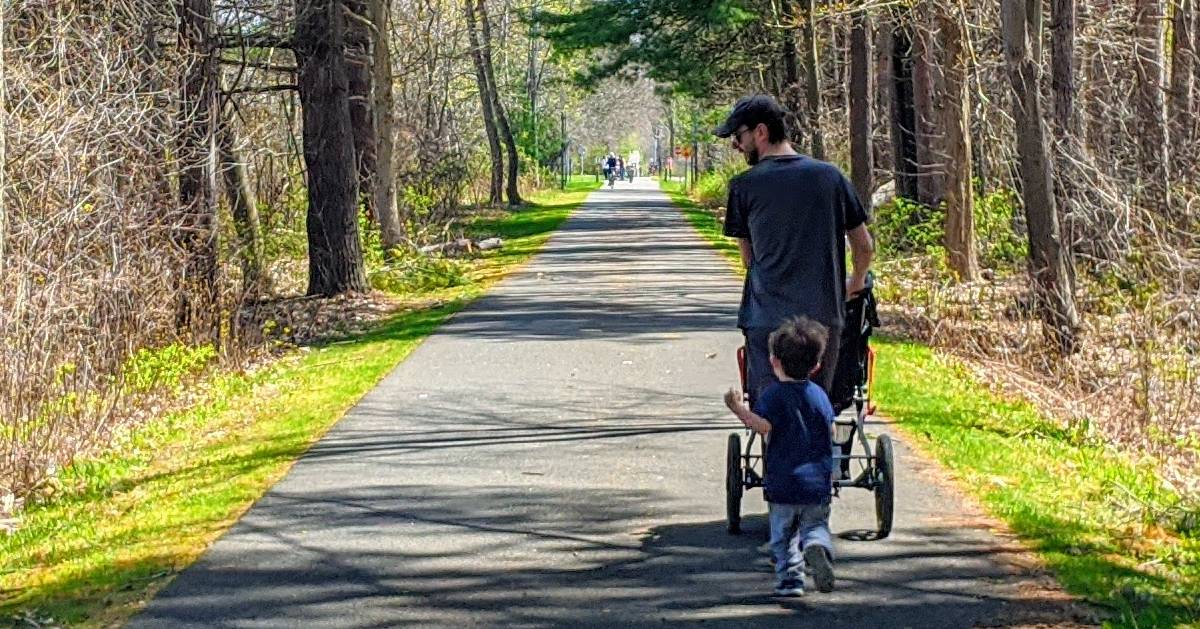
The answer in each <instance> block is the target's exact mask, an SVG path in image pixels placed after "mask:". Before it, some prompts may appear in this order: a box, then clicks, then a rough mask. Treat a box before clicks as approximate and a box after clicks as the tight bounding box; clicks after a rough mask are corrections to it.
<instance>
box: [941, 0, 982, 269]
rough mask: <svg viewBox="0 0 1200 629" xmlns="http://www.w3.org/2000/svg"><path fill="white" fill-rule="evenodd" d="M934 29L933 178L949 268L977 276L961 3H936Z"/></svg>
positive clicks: (969, 123)
mask: <svg viewBox="0 0 1200 629" xmlns="http://www.w3.org/2000/svg"><path fill="white" fill-rule="evenodd" d="M935 10H936V11H937V20H936V26H937V32H938V34H939V35H940V37H941V43H942V46H941V50H942V55H941V59H940V64H939V65H940V66H941V73H940V76H939V78H940V80H939V81H938V83H939V85H940V88H941V89H940V90H939V92H940V96H941V98H940V99H939V101H938V105H937V113H938V116H937V125H938V127H939V128H940V129H941V131H942V135H941V142H940V143H939V146H940V150H939V151H938V153H939V154H938V156H937V157H938V166H937V171H938V173H939V177H938V179H939V180H940V182H941V186H940V187H941V193H942V195H941V197H940V198H939V199H937V201H938V202H939V203H940V204H944V205H945V208H946V254H947V256H948V257H949V262H950V268H951V270H953V271H954V273H955V274H956V275H958V279H959V280H962V281H968V282H969V281H972V280H974V279H976V278H977V277H978V276H979V260H978V256H977V255H976V252H975V218H974V199H973V195H972V188H971V172H972V165H971V164H972V161H971V113H970V111H971V110H970V96H969V95H968V92H967V72H968V65H967V64H968V63H969V59H968V58H967V50H966V43H967V42H966V40H967V31H966V25H965V20H966V16H965V15H962V14H961V11H962V8H961V5H951V6H945V5H941V6H939V7H938V8H936V9H935Z"/></svg>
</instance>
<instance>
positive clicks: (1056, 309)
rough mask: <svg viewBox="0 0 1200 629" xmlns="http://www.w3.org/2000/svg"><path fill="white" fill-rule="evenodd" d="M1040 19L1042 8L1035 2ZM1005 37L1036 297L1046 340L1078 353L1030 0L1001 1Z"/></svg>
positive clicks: (1005, 52)
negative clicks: (1033, 50) (1034, 53)
mask: <svg viewBox="0 0 1200 629" xmlns="http://www.w3.org/2000/svg"><path fill="white" fill-rule="evenodd" d="M1032 4H1033V8H1034V12H1035V13H1039V14H1040V7H1041V5H1040V3H1038V2H1033V3H1032ZM1000 18H1001V32H1002V38H1003V41H1004V55H1005V62H1006V65H1007V68H1008V75H1009V80H1010V82H1011V83H1012V88H1013V93H1014V96H1015V98H1014V99H1013V119H1014V121H1015V123H1016V136H1017V157H1018V162H1019V168H1020V179H1021V197H1022V202H1023V205H1024V207H1025V220H1026V223H1027V226H1028V230H1029V270H1030V275H1031V276H1032V280H1033V285H1034V297H1035V300H1036V302H1037V306H1038V310H1039V312H1040V313H1041V316H1042V322H1043V327H1044V329H1045V331H1046V334H1047V337H1048V338H1049V339H1050V341H1051V342H1052V343H1053V344H1054V346H1055V348H1056V349H1057V350H1059V351H1060V352H1063V353H1070V352H1072V351H1074V348H1075V335H1076V331H1077V329H1078V327H1079V317H1078V315H1077V314H1076V311H1075V295H1074V287H1073V286H1072V285H1071V273H1070V271H1069V269H1068V267H1069V266H1070V264H1071V262H1070V252H1069V251H1068V249H1067V248H1066V247H1064V246H1063V244H1062V239H1061V236H1060V234H1059V226H1058V211H1057V208H1056V207H1055V200H1054V191H1053V184H1052V181H1051V177H1052V175H1051V172H1050V160H1049V157H1048V154H1047V150H1046V139H1045V126H1044V123H1043V121H1042V111H1041V95H1040V94H1039V93H1038V79H1039V68H1040V63H1039V60H1038V59H1036V58H1034V57H1032V56H1031V55H1030V40H1031V39H1036V33H1037V31H1031V24H1030V19H1029V18H1028V17H1027V14H1026V0H1001V4H1000Z"/></svg>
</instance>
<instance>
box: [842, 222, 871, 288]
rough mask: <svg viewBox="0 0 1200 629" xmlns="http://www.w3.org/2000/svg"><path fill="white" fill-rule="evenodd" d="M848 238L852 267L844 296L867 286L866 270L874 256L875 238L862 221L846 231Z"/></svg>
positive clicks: (869, 267)
mask: <svg viewBox="0 0 1200 629" xmlns="http://www.w3.org/2000/svg"><path fill="white" fill-rule="evenodd" d="M846 238H847V239H849V240H850V261H851V264H852V265H853V267H854V270H853V273H852V274H851V275H850V280H849V281H848V282H846V298H847V299H849V298H850V297H851V296H852V295H854V294H855V293H858V292H860V291H862V289H863V288H865V287H866V286H867V271H869V270H871V260H872V258H874V257H875V240H874V239H872V238H871V232H869V231H867V224H866V223H863V224H861V225H859V226H858V227H855V228H854V229H851V230H850V231H848V232H846Z"/></svg>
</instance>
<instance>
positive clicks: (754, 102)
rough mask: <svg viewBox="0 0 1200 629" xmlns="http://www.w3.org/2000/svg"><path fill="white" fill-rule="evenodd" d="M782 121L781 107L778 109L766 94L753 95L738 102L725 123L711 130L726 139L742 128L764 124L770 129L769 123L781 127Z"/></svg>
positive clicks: (777, 104) (775, 103) (751, 127)
mask: <svg viewBox="0 0 1200 629" xmlns="http://www.w3.org/2000/svg"><path fill="white" fill-rule="evenodd" d="M783 119H784V111H783V107H780V106H779V103H777V102H775V99H774V98H771V97H770V96H767V95H766V94H755V95H754V96H747V97H745V98H743V99H741V100H739V101H738V102H737V104H736V105H734V106H733V111H732V112H730V113H729V117H728V118H726V119H725V122H724V123H723V124H722V125H721V126H719V127H717V128H716V129H713V134H714V135H716V136H717V137H718V138H727V137H729V136H731V135H733V134H734V132H735V131H737V130H738V129H739V128H740V127H742V126H745V127H747V128H750V129H753V128H754V127H757V126H758V125H760V124H765V125H767V126H768V127H770V126H771V123H772V122H776V121H778V123H779V124H780V125H782V124H783Z"/></svg>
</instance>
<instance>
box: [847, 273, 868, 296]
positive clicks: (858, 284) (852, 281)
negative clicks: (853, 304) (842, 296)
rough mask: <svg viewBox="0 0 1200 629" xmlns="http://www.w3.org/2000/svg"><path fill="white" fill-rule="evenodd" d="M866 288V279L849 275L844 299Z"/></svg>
mask: <svg viewBox="0 0 1200 629" xmlns="http://www.w3.org/2000/svg"><path fill="white" fill-rule="evenodd" d="M866 288H867V279H866V278H858V277H851V278H848V279H847V280H846V301H849V300H851V299H853V298H854V296H855V295H857V294H859V293H861V292H863V290H865V289H866Z"/></svg>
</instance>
